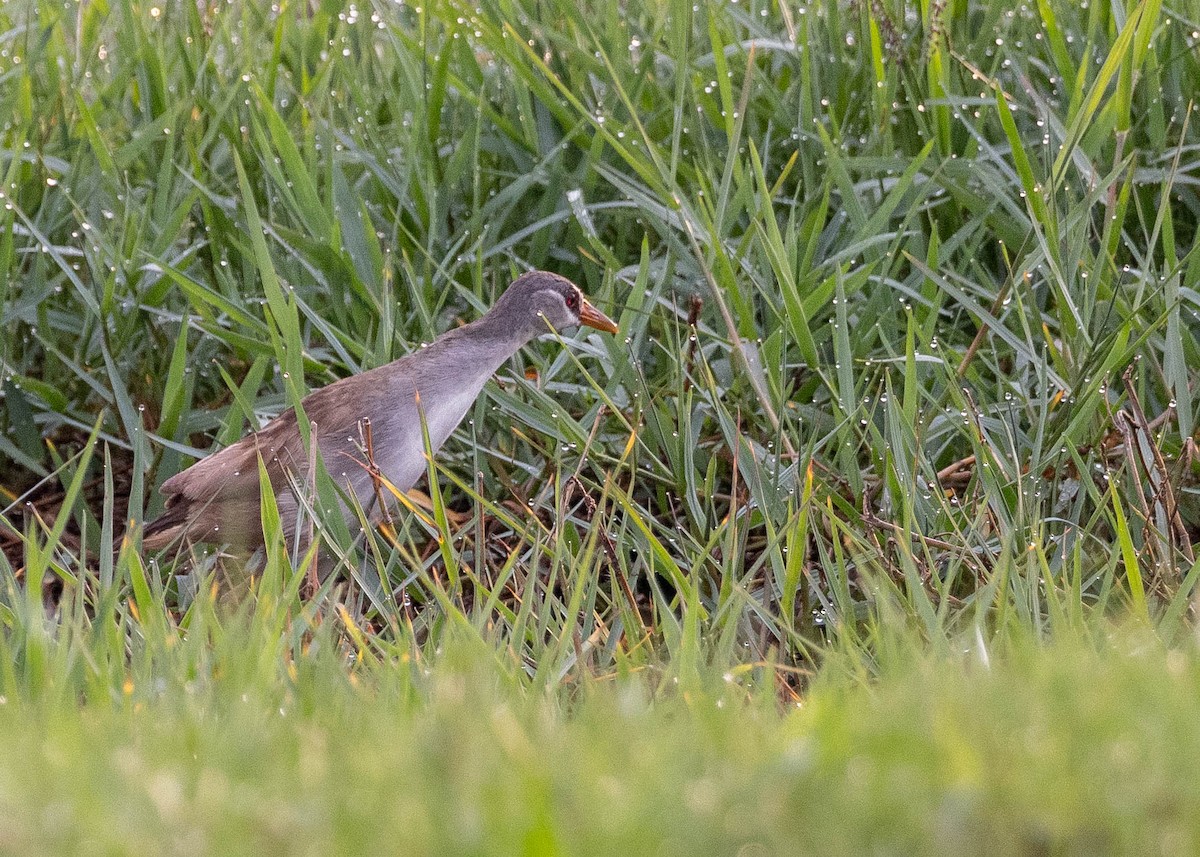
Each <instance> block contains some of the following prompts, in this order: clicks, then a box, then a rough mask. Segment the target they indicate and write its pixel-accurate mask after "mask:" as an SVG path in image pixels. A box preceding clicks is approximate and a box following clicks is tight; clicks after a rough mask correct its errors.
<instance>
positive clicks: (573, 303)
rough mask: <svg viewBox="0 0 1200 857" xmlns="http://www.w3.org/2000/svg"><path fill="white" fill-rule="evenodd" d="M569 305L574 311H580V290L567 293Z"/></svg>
mask: <svg viewBox="0 0 1200 857" xmlns="http://www.w3.org/2000/svg"><path fill="white" fill-rule="evenodd" d="M567 307H568V308H569V309H570V310H571V311H573V312H578V311H579V292H571V294H569V295H567Z"/></svg>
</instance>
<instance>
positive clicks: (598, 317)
mask: <svg viewBox="0 0 1200 857" xmlns="http://www.w3.org/2000/svg"><path fill="white" fill-rule="evenodd" d="M579 323H580V324H586V325H587V326H588V327H594V328H596V330H603V331H604V332H605V333H616V332H617V323H616V322H615V321H613V320H612V319H611V318H609V317H608V316H606V315H605V314H604V313H602V312H600V310H598V309H596V308H595V307H594V306H592V305H591V304H590V303H588V302H587V300H586V299H584V301H583V304H582V306H581V307H580V308H579Z"/></svg>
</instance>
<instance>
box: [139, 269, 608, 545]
mask: <svg viewBox="0 0 1200 857" xmlns="http://www.w3.org/2000/svg"><path fill="white" fill-rule="evenodd" d="M547 323H549V324H550V325H551V326H552V327H554V328H555V329H562V328H566V327H573V326H575V325H578V324H581V323H582V324H587V325H589V326H592V327H595V328H597V329H600V330H604V331H607V332H610V333H615V332H616V325H615V324H613V322H612V321H611V320H610V319H608V318H607V317H606V316H604V315H603V313H600V312H599V311H597V310H596V309H595V308H594V307H592V306H591V305H590V304H589V303H588V302H587V301H586V300H585V299H584V298H583V296H582V295H581V294H580V292H579V289H578V288H577V287H576V286H575V285H574V284H573V283H571V282H570V281H569V280H567V279H565V278H563V277H560V276H558V275H556V274H550V273H547V272H545V271H532V272H530V273H528V274H524V275H522V276H521V277H518V278H517V279H516V280H515V281H514V282H513V284H512V285H511V286H510V287H509V288H508V289H507V290H506V291H505V293H504V294H503V295H502V296H501V297H500V299H499V300H498V301H497V302H496V304H495V306H493V307H492V308H491V310H489V311H488V312H487V314H486V315H484V316H483V317H482V318H480V319H478V320H477V321H475V322H472V323H471V324H468V325H465V326H463V327H460V328H458V329H456V330H452V331H449V332H448V333H445V334H443V335H442V336H440V337H438V338H437V339H436V340H435V341H434V342H433V343H432V344H430V345H428V346H427V347H425V348H421V349H419V350H417V351H414V352H413V353H411V354H408V355H406V356H404V357H401V358H400V359H399V360H396V361H394V362H392V363H389V364H387V365H385V366H380V367H378V368H376V369H371V370H369V371H367V372H362V373H360V374H358V375H354V376H351V377H349V378H343V379H341V380H340V381H336V382H334V383H333V384H330V385H329V386H327V387H323V388H321V389H319V390H316V391H314V392H313V393H310V394H309V395H308V396H306V397H305V398H304V399H303V401H302V405H303V408H304V412H305V415H306V416H307V417H308V420H309V421H310V423H312V424H315V427H316V432H315V437H316V439H317V447H318V449H319V451H320V454H321V458H322V460H323V462H324V465H325V469H326V470H327V471H328V472H329V474H330V475H331V476H332V477H333V479H334V481H335V482H337V483H338V485H339V486H341V487H342V488H344V489H346V490H347V491H348V492H352V493H353V494H354V496H356V497H357V499H358V502H359V503H360V504H361V505H362V506H363V507H364V508H367V509H372V511H373V512H375V513H376V514H378V510H377V509H374V505H375V503H374V500H375V496H376V492H375V485H374V481H373V478H372V476H371V473H370V472H369V470H368V469H367V467H366V464H367V459H366V456H365V454H364V451H363V450H362V431H361V427H360V426H361V421H362V419H363V418H364V417H369V418H370V420H371V428H372V436H373V443H372V449H373V453H374V456H373V457H374V463H375V464H376V466H377V467H378V468H379V471H380V472H381V474H382V475H383V476H384V477H386V478H387V479H388V481H390V482H391V483H392V484H393V485H394V486H395V487H396V488H397V489H399V490H401V491H405V490H408V489H409V488H410V487H412V485H413V484H414V483H415V482H416V481H417V480H418V479H419V478H420V477H421V475H422V474H424V473H425V470H426V463H425V455H424V452H425V448H424V442H423V438H422V434H421V417H420V414H421V413H422V412H423V414H424V419H425V425H426V427H427V429H428V432H429V440H430V446H431V448H432V449H433V450H434V451H436V450H437V449H438V448H439V447H440V446H441V445H442V444H443V443H444V442H445V441H446V439H447V438H448V437H449V436H450V434H451V433H452V432H453V431H454V429H455V427H456V426H457V425H458V423H459V422H461V420H462V418H463V417H464V416H465V415H466V413H467V411H468V410H469V409H470V407H471V404H472V403H473V402H474V400H475V399H476V397H477V396H478V395H479V393H480V391H481V390H482V389H483V385H484V383H486V381H487V379H488V378H490V377H491V376H492V374H493V373H495V372H496V370H497V369H499V368H500V366H501V365H502V364H503V363H504V362H505V361H506V360H508V359H509V358H510V357H512V356H513V354H515V353H516V352H517V351H518V350H519V349H520V348H521V347H522V346H523V345H525V344H526V343H527V342H529V340H531V339H532V338H533V337H535V336H537V335H538V334H539V333H544V332H546V331H547V329H548V328H547ZM418 401H419V403H420V405H419V406H420V411H418ZM260 455H261V456H262V460H263V462H264V464H265V466H266V470H267V474H268V476H269V478H270V482H271V488H272V490H273V492H274V494H275V496H276V501H277V503H278V504H279V512H280V520H281V522H282V523H283V525H284V531H285V535H286V536H287V538H288V542H289V544H290V543H291V539H292V537H293V535H294V533H293V528H294V526H295V522H296V519H297V514H296V512H297V502H296V497H295V495H294V493H293V491H292V487H291V486H292V485H293V484H298V485H301V486H303V485H305V484H306V483H307V480H308V460H309V455H308V451H307V449H306V447H305V445H304V442H303V440H302V438H301V434H300V431H299V429H298V426H297V423H296V413H295V411H294V410H292V409H289V410H287V411H284V412H283V413H281V414H280V415H279V416H278V417H276V418H275V419H273V420H272V421H271V422H270V423H268V424H267V425H266V426H264V427H263V429H262V430H261V431H258V432H255V433H253V434H251V435H249V436H247V437H244V438H242V439H241V440H240V441H238V442H237V443H235V444H233V445H231V446H228V447H226V448H225V449H222V450H221V451H219V452H216V453H214V454H212V455H209V456H208V457H207V458H204V459H202V460H200V461H198V462H197V463H196V464H194V465H192V466H191V467H189V468H188V469H187V470H184V471H183V472H182V473H178V474H176V475H175V476H172V477H171V478H170V479H168V480H167V481H166V482H164V483H163V486H162V493H163V495H164V496H165V497H166V507H167V508H166V511H165V512H164V513H163V515H162V516H160V517H159V518H158V519H156V520H154V521H152V522H151V523H149V524H148V525H147V526H146V529H145V532H144V534H143V545H144V546H145V547H147V548H151V549H156V548H161V547H165V546H167V545H169V544H171V543H172V542H175V541H177V540H182V541H189V542H217V543H229V544H232V545H235V546H238V547H247V548H249V547H256V546H258V545H261V544H262V541H263V535H262V529H261V525H260V512H259V506H260V496H259V474H258V458H259V456H260ZM343 514H344V515H345V517H346V519H347V521H348V522H350V521H351V520H352V519H353V516H354V513H353V510H352V509H349V508H345V509H343Z"/></svg>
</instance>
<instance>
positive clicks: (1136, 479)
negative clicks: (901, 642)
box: [0, 0, 1200, 686]
mask: <svg viewBox="0 0 1200 857" xmlns="http://www.w3.org/2000/svg"><path fill="white" fill-rule="evenodd" d="M1196 27H1197V23H1196V21H1195V20H1194V16H1192V17H1188V13H1187V11H1186V10H1185V9H1183V8H1178V9H1177V8H1176V7H1175V6H1172V5H1170V4H1161V3H1157V2H1140V3H1133V2H1131V3H1128V4H1124V5H1122V4H1117V5H1113V4H1104V3H1094V4H1090V5H1089V6H1087V7H1081V6H1079V5H1077V4H1059V3H1053V2H1047V3H1039V4H1037V5H1036V6H1007V5H1004V4H984V3H973V2H954V3H919V4H916V5H911V4H907V3H903V2H892V0H881V1H880V2H872V3H854V4H848V5H847V4H836V3H815V4H812V5H795V4H790V3H785V4H778V3H766V2H759V0H754V2H744V0H743V2H738V3H731V4H700V5H697V6H693V5H692V4H690V3H674V2H669V3H655V4H627V5H626V7H625V8H624V9H623V10H622V11H620V12H618V10H617V8H616V7H610V6H608V5H603V4H600V5H597V6H596V7H594V8H589V9H587V10H585V12H584V13H583V14H580V12H579V10H578V9H577V7H576V4H573V3H566V2H557V0H540V2H538V3H536V4H532V3H529V4H527V3H521V2H488V3H484V4H481V5H479V6H474V5H460V4H456V3H453V2H434V3H426V4H421V5H420V6H414V5H409V4H406V3H399V4H382V3H380V4H377V5H371V6H362V7H344V8H343V7H341V6H338V5H337V4H332V3H321V4H309V5H305V4H282V5H281V6H279V7H278V8H277V9H275V10H268V9H267V8H266V7H262V6H259V5H257V4H232V5H231V4H193V3H178V4H177V3H165V4H162V5H160V6H151V5H142V4H131V3H121V2H118V3H112V4H103V3H81V4H78V5H75V4H70V5H66V6H60V5H54V4H46V3H36V4H35V3H27V2H12V3H9V4H7V5H6V6H5V7H4V9H3V11H0V28H2V32H0V48H2V51H0V81H2V85H0V116H2V117H3V131H2V146H3V150H2V151H0V169H2V170H3V171H4V185H3V192H4V198H3V202H4V206H3V210H0V315H2V326H3V329H4V330H5V332H6V335H5V336H4V338H3V344H2V345H0V363H2V365H3V376H4V381H3V399H2V400H0V402H2V405H0V427H2V429H3V430H2V431H0V454H2V455H3V456H4V459H3V463H2V467H3V482H4V485H5V486H6V487H5V489H4V490H5V501H4V512H3V521H4V524H3V528H2V529H0V532H2V533H3V534H4V535H3V538H4V539H5V544H6V557H7V559H6V561H5V562H4V565H3V574H4V576H5V579H6V581H7V585H6V586H7V590H8V595H6V596H5V598H4V601H3V607H2V608H0V617H2V622H3V625H4V628H5V632H4V634H5V637H4V638H5V640H7V641H8V642H7V645H9V646H10V647H13V648H12V649H11V651H13V652H16V651H18V650H19V651H20V652H22V654H21V655H20V658H19V659H22V660H24V661H25V662H26V664H27V668H28V669H40V667H35V666H34V665H33V664H34V662H35V661H36V660H37V659H38V658H40V657H43V655H40V654H37V653H36V651H35V650H36V649H37V646H39V645H42V644H41V643H37V642H36V641H37V640H38V639H39V637H44V636H45V635H50V636H51V637H52V636H53V635H54V634H55V633H57V632H56V631H55V630H54V627H51V628H49V629H47V628H44V627H43V626H42V624H41V621H40V619H38V616H40V615H41V608H42V589H43V588H45V586H46V585H48V584H50V583H53V584H54V586H55V588H57V587H61V588H62V590H63V592H62V595H61V596H56V597H61V605H62V606H61V608H60V610H61V612H60V614H59V621H60V623H61V622H66V621H73V622H75V623H77V626H76V627H77V633H80V634H84V635H85V636H86V635H87V634H98V635H108V634H112V633H118V632H119V633H123V634H124V633H126V632H128V631H129V630H130V629H131V627H132V626H133V625H136V627H137V629H138V632H139V634H141V635H142V637H143V639H144V641H145V643H146V645H148V646H149V645H156V644H158V643H165V641H167V640H169V639H182V638H185V637H187V636H188V635H187V634H184V633H182V630H183V629H186V628H188V627H189V625H190V623H191V622H193V621H195V619H194V618H193V617H194V611H193V612H189V604H191V603H192V602H191V598H192V595H193V594H194V592H195V591H197V590H201V591H203V590H206V589H207V588H208V586H209V583H210V581H211V580H212V574H213V572H212V571H211V566H210V565H209V564H206V563H207V562H209V561H200V560H196V561H192V560H188V559H183V560H179V559H176V558H172V557H169V556H168V557H158V558H152V557H147V556H144V555H142V554H140V553H139V550H138V543H137V531H138V530H137V526H136V524H137V522H139V521H142V520H145V519H146V518H147V517H148V516H152V515H154V514H155V513H157V512H158V511H159V510H160V509H161V505H160V504H161V500H160V498H159V497H158V495H157V493H156V491H155V487H156V485H157V484H159V483H160V482H161V481H162V480H163V479H165V478H166V477H168V476H170V475H171V474H173V473H175V472H177V471H178V470H179V469H181V468H182V467H184V466H185V465H186V464H187V463H188V462H190V461H191V460H193V459H194V458H195V457H197V456H198V455H200V454H201V453H202V451H203V450H206V449H207V448H209V447H210V446H212V445H214V444H224V443H229V442H231V441H232V440H234V439H235V438H237V437H239V436H241V435H242V434H243V433H244V432H246V431H247V430H248V429H250V428H254V427H256V426H258V425H260V424H261V423H262V421H263V420H264V419H266V418H267V417H268V416H270V415H272V414H274V413H277V412H278V411H280V410H281V409H284V408H286V407H289V406H290V405H292V404H293V403H295V402H296V401H297V400H298V398H299V397H300V396H302V395H303V394H304V393H305V391H306V390H308V389H311V388H313V387H316V386H320V385H322V384H325V383H328V382H329V381H331V380H333V379H334V378H336V377H340V376H342V375H345V374H348V373H352V372H355V371H358V370H360V369H362V368H364V367H369V366H375V365H379V364H381V363H383V362H386V361H388V360H390V359H393V358H394V357H396V356H398V355H399V354H402V353H404V352H406V351H407V350H409V349H411V348H413V347H415V346H416V345H417V344H418V343H419V342H421V341H427V340H429V339H431V338H433V337H434V336H436V335H437V334H438V333H439V332H441V331H443V330H445V329H447V328H448V327H451V326H453V325H454V324H455V323H457V322H458V321H459V320H462V319H469V318H471V317H474V316H475V315H477V314H478V313H479V312H481V311H482V310H483V309H484V308H485V307H486V306H487V305H488V304H489V303H490V301H491V300H492V299H493V298H494V297H495V296H496V295H497V294H498V293H499V292H500V290H502V288H503V287H504V286H505V284H506V283H507V281H508V280H509V279H510V278H511V277H512V276H513V275H514V274H515V273H517V272H519V271H521V270H523V269H525V268H528V267H546V268H552V269H555V270H558V271H560V272H562V273H564V274H567V275H569V276H571V277H573V278H574V279H575V280H576V281H577V282H579V283H580V284H581V285H582V286H583V287H584V289H585V291H586V292H587V293H588V294H589V296H591V297H592V299H593V300H595V301H597V302H598V303H599V304H600V305H601V306H602V307H604V308H605V309H606V310H608V311H610V312H611V313H612V314H614V316H615V317H617V318H619V322H620V325H621V329H622V336H621V337H619V338H615V339H611V340H610V339H606V338H604V337H602V336H599V335H578V334H576V335H572V336H571V337H568V338H567V339H566V340H565V341H558V340H551V339H548V340H547V341H543V342H539V343H535V344H534V345H532V346H531V347H529V348H527V349H525V350H524V351H523V352H522V353H521V354H520V355H519V356H518V357H517V358H516V360H515V361H514V362H513V364H511V365H510V366H509V367H506V368H505V369H504V370H503V371H502V372H501V374H500V376H499V378H498V379H497V383H495V384H492V385H490V386H489V389H488V392H487V394H486V396H485V397H484V398H482V399H481V400H480V401H479V403H478V404H477V405H476V407H475V409H474V410H473V412H472V414H471V415H470V417H469V419H468V420H467V422H466V423H465V424H464V426H463V428H462V429H461V430H460V431H459V432H458V433H457V435H456V436H455V438H454V440H453V441H452V442H451V443H450V444H449V445H448V447H447V448H446V449H445V450H444V452H443V454H442V455H440V456H439V459H438V462H437V466H436V469H435V470H434V471H433V473H432V474H431V475H432V481H431V482H430V484H429V485H428V486H427V493H428V494H429V495H430V496H431V497H432V499H433V502H432V504H431V506H432V509H433V511H432V512H427V511H421V510H420V509H419V507H418V508H416V509H415V510H413V511H407V512H404V513H403V514H401V515H400V517H399V519H398V521H397V532H396V534H395V537H394V538H393V539H391V540H390V541H389V540H388V539H386V538H384V536H383V535H382V534H379V533H374V532H371V533H368V534H366V535H365V536H364V537H362V538H359V539H358V540H357V541H354V540H351V539H350V534H348V533H344V532H343V533H340V534H339V533H337V532H330V533H329V535H328V541H329V543H330V546H329V547H328V548H327V549H329V550H334V551H335V552H336V553H337V554H338V555H339V556H342V557H343V558H344V562H343V566H342V571H341V574H340V575H339V576H337V577H336V578H333V579H331V580H330V581H329V582H328V583H327V584H326V586H325V587H324V588H323V589H322V591H321V592H320V593H319V595H318V597H317V598H316V599H314V600H313V601H311V602H307V601H303V600H302V599H301V598H300V593H301V589H300V587H299V585H298V583H297V582H295V581H296V578H295V575H294V573H293V571H292V568H291V565H290V564H289V563H288V561H287V558H286V556H285V555H284V554H283V552H281V551H273V552H270V553H269V556H268V557H267V560H266V562H267V571H266V572H265V574H266V575H267V576H268V577H271V576H275V578H276V579H277V582H276V584H273V585H272V586H270V587H267V586H265V584H264V585H263V587H262V588H260V589H259V590H256V592H257V597H259V598H263V597H267V596H266V593H268V592H273V593H274V595H272V596H271V597H278V598H282V599H284V600H285V601H286V602H287V603H288V604H289V605H290V613H289V614H288V615H289V616H290V617H291V621H292V622H295V621H296V620H299V624H291V625H289V627H290V628H291V630H290V632H289V633H290V634H292V637H290V638H289V639H291V641H292V642H291V643H290V644H289V645H293V646H296V645H300V642H299V641H300V640H301V639H303V637H304V634H306V633H307V632H308V630H307V629H308V628H309V627H310V625H311V623H322V622H323V623H329V622H336V623H340V625H339V627H341V628H342V633H344V634H345V641H346V643H347V645H350V646H351V647H352V648H353V649H354V650H355V651H356V652H357V653H358V655H359V656H364V657H365V656H366V653H367V652H372V653H373V656H375V657H390V656H392V655H394V654H395V653H396V651H397V650H402V651H405V652H410V651H411V652H413V653H416V652H420V651H426V650H432V649H434V648H436V647H437V646H438V645H439V642H440V640H441V639H442V638H443V636H444V635H445V634H446V633H448V631H449V629H451V628H453V629H458V631H459V632H462V633H467V634H468V635H470V636H473V637H474V638H476V639H477V640H479V641H482V642H483V643H485V644H486V645H487V646H488V647H489V648H491V649H493V650H494V651H495V652H496V656H497V658H498V659H499V660H500V661H501V662H504V663H507V664H509V666H510V667H514V668H515V667H518V666H519V667H520V668H521V670H522V671H524V672H525V673H526V674H527V675H528V676H529V677H530V678H532V679H533V680H534V681H536V682H539V683H545V684H547V685H549V686H557V685H558V684H560V683H561V682H563V681H565V680H566V679H567V677H569V676H572V675H575V674H577V673H578V674H581V675H596V674H599V675H607V674H611V673H613V672H614V671H615V672H620V671H622V670H627V669H640V668H643V667H646V666H654V667H656V668H661V669H663V670H665V671H666V672H667V673H669V674H673V675H681V676H682V675H689V674H691V675H695V674H698V671H699V669H700V666H701V664H702V663H703V662H707V661H712V662H716V663H730V664H732V663H772V664H778V665H780V666H781V667H782V668H785V669H784V670H783V672H781V675H792V674H794V673H792V672H789V671H790V670H795V669H798V670H800V671H804V670H807V669H809V668H811V667H812V666H813V665H814V664H816V663H818V662H819V661H820V660H821V658H822V653H823V652H825V651H829V650H831V649H832V650H838V649H849V650H853V651H859V652H861V653H862V654H863V655H864V657H866V659H867V661H868V662H869V661H871V660H872V659H873V658H874V656H875V654H874V653H875V646H876V643H875V640H876V631H875V629H876V628H878V627H879V626H880V625H881V623H882V624H889V623H896V622H898V623H901V624H903V625H906V626H908V627H909V628H910V629H911V630H912V631H913V632H914V633H915V634H916V635H917V636H918V637H920V638H922V639H925V640H927V641H929V642H931V643H932V644H933V645H934V646H935V647H940V646H945V645H947V644H948V641H950V640H954V639H958V638H959V637H960V635H961V634H963V633H964V632H966V633H969V634H976V633H977V634H979V635H982V638H983V639H990V638H991V637H993V635H1003V634H1005V633H1007V631H1008V630H1009V629H1012V628H1022V629H1031V630H1033V631H1034V632H1035V633H1036V634H1044V635H1053V634H1054V633H1056V632H1057V631H1059V630H1063V629H1070V628H1077V627H1081V626H1082V625H1084V624H1086V623H1088V622H1090V621H1092V620H1093V618H1094V617H1096V616H1110V615H1114V614H1124V613H1126V612H1132V613H1133V614H1135V615H1137V616H1139V617H1141V618H1142V619H1143V620H1144V621H1148V622H1150V623H1152V624H1153V625H1154V626H1155V627H1157V628H1159V629H1160V630H1161V633H1162V634H1163V635H1164V636H1165V637H1166V638H1167V639H1173V638H1175V637H1176V636H1177V635H1179V633H1180V631H1181V629H1182V628H1183V627H1184V623H1185V621H1186V619H1187V618H1188V615H1189V609H1190V608H1189V604H1190V598H1191V594H1192V590H1193V586H1194V583H1195V578H1196V574H1197V566H1196V565H1195V563H1194V559H1193V554H1192V550H1191V546H1190V541H1191V538H1192V535H1193V534H1194V532H1195V526H1196V507H1195V499H1194V494H1195V488H1194V485H1195V468H1194V461H1193V458H1192V453H1193V451H1194V442H1193V438H1194V433H1195V419H1196V406H1195V402H1194V400H1193V395H1192V392H1193V391H1192V388H1191V386H1190V383H1191V381H1192V379H1193V377H1194V374H1195V366H1196V365H1197V353H1196V339H1195V331H1196V323H1197V314H1196V309H1197V297H1196V291H1195V287H1196V283H1197V280H1198V278H1200V255H1198V253H1197V249H1196V248H1197V244H1196V241H1195V235H1196V227H1197V211H1198V210H1200V204H1198V203H1200V199H1198V198H1197V195H1196V182H1195V163H1194V161H1195V152H1196V146H1197V142H1196V130H1195V126H1196V122H1195V121H1194V120H1195V118H1196V116H1195V112H1196V105H1195V103H1194V102H1195V99H1196V95H1197V87H1198V85H1200V84H1198V81H1200V68H1198V59H1197V57H1198V56H1200V54H1198V52H1197V50H1196V43H1197V39H1198V37H1197V35H1196ZM324 500H326V501H331V498H330V497H329V496H326V497H325V498H324ZM455 510H457V511H458V514H451V512H454V511H455ZM268 517H269V511H268ZM128 524H133V525H134V526H132V527H130V526H127V525H128ZM71 617H73V618H71ZM58 627H61V625H60V626H58ZM114 628H116V629H118V630H117V631H114V630H113V629H114ZM88 629H91V630H88ZM122 629H123V630H122ZM54 651H55V649H54V648H53V647H50V648H48V649H45V650H44V657H48V658H53V657H56V656H57V657H69V655H55V654H54ZM112 656H113V657H114V658H115V657H116V653H115V652H113V653H112ZM14 657H15V655H14ZM75 668H77V669H83V668H84V667H83V666H82V665H76V667H75ZM112 669H116V667H115V666H113V667H112ZM101 672H103V670H101Z"/></svg>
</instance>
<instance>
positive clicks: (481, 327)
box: [458, 311, 545, 372]
mask: <svg viewBox="0 0 1200 857" xmlns="http://www.w3.org/2000/svg"><path fill="white" fill-rule="evenodd" d="M458 332H459V333H461V334H463V335H464V336H465V337H467V338H468V339H469V341H470V342H471V343H472V344H476V343H478V346H479V348H480V349H481V350H485V349H486V350H487V351H488V352H489V353H492V354H494V355H495V358H496V360H495V365H494V366H493V367H492V370H491V371H493V372H495V371H496V370H497V369H499V368H500V366H501V365H503V363H504V361H506V360H508V358H510V357H512V356H513V355H514V354H516V353H517V352H518V351H519V350H521V347H522V346H524V345H525V344H526V343H527V342H529V340H531V339H533V337H534V336H536V335H537V332H536V331H531V330H528V329H526V328H523V327H520V326H516V325H513V324H512V323H511V321H510V320H506V319H504V318H503V317H501V315H500V314H498V313H496V312H494V311H493V312H489V313H488V314H487V315H485V316H483V317H481V318H478V319H476V320H475V321H473V322H471V323H470V324H467V325H464V326H463V327H461V328H459V329H458ZM541 332H545V331H544V330H543V331H541Z"/></svg>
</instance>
